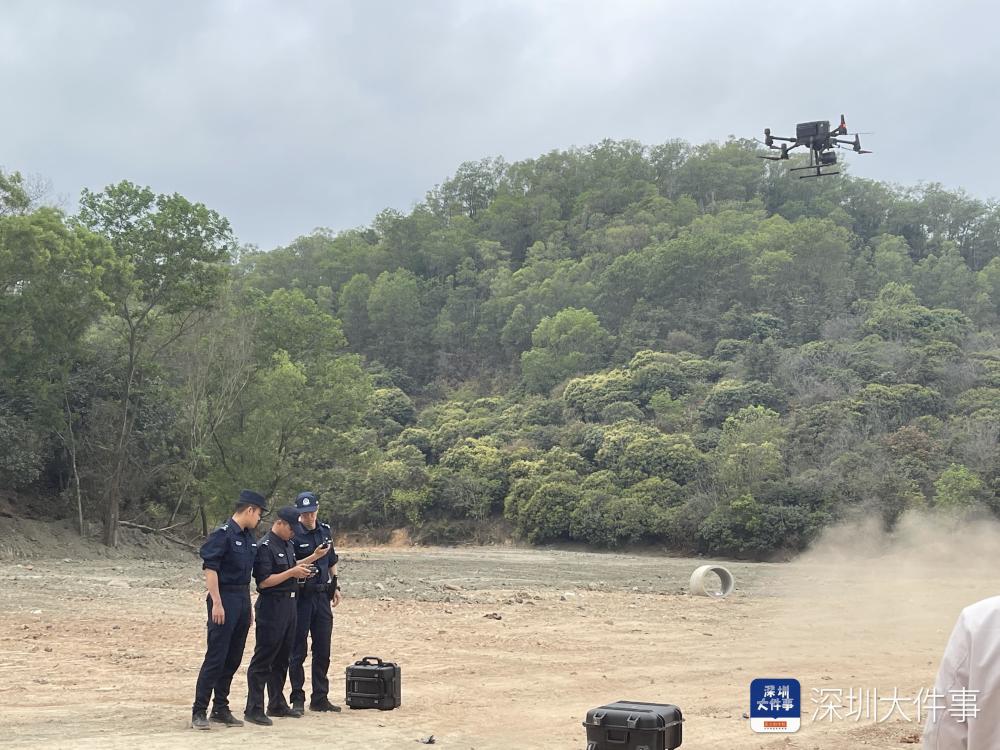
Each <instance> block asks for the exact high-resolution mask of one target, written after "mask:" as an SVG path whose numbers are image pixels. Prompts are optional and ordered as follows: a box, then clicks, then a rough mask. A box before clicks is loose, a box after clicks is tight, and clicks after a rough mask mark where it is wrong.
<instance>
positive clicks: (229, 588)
mask: <svg viewBox="0 0 1000 750" xmlns="http://www.w3.org/2000/svg"><path fill="white" fill-rule="evenodd" d="M249 587H250V584H249V583H244V584H242V585H240V584H236V585H233V586H230V585H221V584H220V585H219V591H246V592H247V593H248V594H249V593H250V588H249Z"/></svg>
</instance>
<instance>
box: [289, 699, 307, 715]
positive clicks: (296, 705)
mask: <svg viewBox="0 0 1000 750" xmlns="http://www.w3.org/2000/svg"><path fill="white" fill-rule="evenodd" d="M292 710H293V711H298V712H299V715H300V716H301V715H302V714H304V713H305V712H306V702H305V701H292Z"/></svg>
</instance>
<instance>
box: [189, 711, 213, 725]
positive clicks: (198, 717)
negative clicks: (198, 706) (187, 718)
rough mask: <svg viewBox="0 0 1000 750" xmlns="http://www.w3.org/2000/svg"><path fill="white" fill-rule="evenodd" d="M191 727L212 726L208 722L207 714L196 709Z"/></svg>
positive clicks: (192, 716) (192, 715)
mask: <svg viewBox="0 0 1000 750" xmlns="http://www.w3.org/2000/svg"><path fill="white" fill-rule="evenodd" d="M191 728H192V729H211V728H212V726H211V725H210V724H209V723H208V717H207V716H205V712H204V711H195V712H194V713H192V714H191Z"/></svg>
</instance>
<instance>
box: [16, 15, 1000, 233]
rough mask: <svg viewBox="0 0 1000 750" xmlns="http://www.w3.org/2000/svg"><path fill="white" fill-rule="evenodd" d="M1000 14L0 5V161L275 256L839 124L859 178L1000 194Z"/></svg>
mask: <svg viewBox="0 0 1000 750" xmlns="http://www.w3.org/2000/svg"><path fill="white" fill-rule="evenodd" d="M998 20H1000V6H997V5H996V4H995V3H990V2H986V1H985V0H984V1H972V0H950V1H949V2H930V1H928V0H845V2H839V3H833V2H831V3H804V2H803V3H795V2H783V3H773V2H742V1H731V0H717V1H712V0H689V1H685V2H681V1H679V0H659V2H652V1H650V2H644V1H642V0H616V1H614V2H612V1H611V0H606V1H605V2H597V1H596V0H393V1H390V0H364V1H361V0H359V1H357V2H338V1H335V0H270V1H265V0H173V1H172V2H166V0H163V1H160V2H153V1H152V0H144V1H143V2H136V1H134V0H88V1H87V2H84V1H82V0H23V1H22V0H0V101H2V103H3V107H2V110H0V165H2V166H3V167H4V168H6V169H8V170H13V169H17V170H20V171H22V172H25V173H28V174H31V175H36V176H40V177H43V178H46V179H48V180H49V181H50V183H51V185H52V189H53V193H54V194H55V195H56V196H58V197H62V199H63V202H64V205H65V206H66V207H67V208H68V209H71V210H72V209H73V208H74V205H75V199H76V196H77V195H78V194H79V191H80V189H81V188H83V187H89V188H91V189H100V188H101V187H103V186H105V185H107V184H109V183H112V182H116V181H118V180H122V179H129V180H132V181H134V182H138V183H141V184H147V185H150V186H151V187H153V188H154V189H155V190H156V191H158V192H174V191H177V192H180V193H182V194H184V195H185V196H187V197H188V198H191V199H193V200H198V201H202V202H204V203H206V204H208V205H209V206H210V207H212V208H215V209H216V210H218V211H220V212H221V213H223V214H224V215H226V216H228V217H229V218H230V220H231V221H232V223H233V226H234V229H235V231H236V233H237V235H238V236H239V238H240V239H241V240H242V241H244V242H250V243H255V244H258V245H260V246H261V247H262V248H271V247H275V246H277V245H281V244H285V243H287V242H288V241H290V240H291V239H293V238H294V237H296V236H297V235H300V234H304V233H307V232H309V231H311V230H312V229H313V228H315V227H320V226H322V227H329V228H332V229H334V230H339V229H344V228H349V227H353V226H360V225H365V224H368V223H369V222H370V221H371V219H372V217H373V216H374V215H375V213H376V212H378V211H379V210H381V209H382V208H385V207H387V206H389V207H394V208H399V209H401V210H408V209H409V208H410V207H411V206H412V205H413V203H414V202H415V201H418V200H420V199H421V198H422V197H423V195H424V193H425V192H426V190H427V189H429V188H430V187H432V186H433V185H435V184H437V183H440V182H441V181H443V180H444V179H446V178H447V177H448V176H449V175H450V174H451V173H452V172H453V171H454V169H455V167H456V166H457V165H458V164H460V163H461V162H462V161H465V160H470V159H479V158H482V157H484V156H495V155H501V156H503V157H505V158H506V159H507V160H509V161H514V160H517V159H523V158H529V157H533V156H537V155H539V154H541V153H544V152H546V151H549V150H551V149H556V148H567V147H570V146H574V145H575V146H585V145H587V144H590V143H595V142H597V141H599V140H601V139H603V138H635V139H638V140H640V141H643V142H645V143H660V142H663V141H666V140H669V139H672V138H683V139H686V140H689V141H691V142H693V143H701V142H704V141H709V140H721V139H724V138H726V136H728V135H730V134H733V135H737V136H747V137H753V136H759V135H760V132H761V130H762V128H763V127H764V126H766V125H769V126H770V127H771V128H773V129H774V131H775V133H779V132H790V131H791V130H792V128H793V126H794V123H795V122H796V121H799V120H812V119H831V120H832V119H835V118H836V117H837V115H838V114H839V113H841V112H844V113H846V114H847V116H848V125H849V126H850V127H851V129H852V130H853V129H857V130H861V131H874V133H875V135H873V136H869V137H867V138H866V139H865V145H866V146H867V147H870V148H873V149H874V150H876V152H877V153H876V154H873V155H872V156H866V157H855V156H853V155H850V156H848V159H849V160H850V161H851V169H852V172H853V173H854V174H857V175H862V176H866V177H873V178H877V179H884V180H890V181H893V182H898V183H902V184H913V183H916V182H918V181H925V182H941V183H944V184H945V185H946V186H947V187H951V188H959V187H960V188H963V189H965V190H967V191H968V192H970V193H972V194H973V195H976V196H978V197H981V198H984V199H985V198H990V197H994V196H997V197H1000V188H998V187H997V182H996V181H997V177H996V174H997V172H998V169H1000V157H998V155H997V150H996V149H995V148H994V143H995V141H996V135H995V130H996V126H995V123H996V122H997V121H998V117H997V114H998V105H997V101H998V99H997V88H998V84H1000V75H998V74H1000V55H998V54H997V43H996V38H997V22H998Z"/></svg>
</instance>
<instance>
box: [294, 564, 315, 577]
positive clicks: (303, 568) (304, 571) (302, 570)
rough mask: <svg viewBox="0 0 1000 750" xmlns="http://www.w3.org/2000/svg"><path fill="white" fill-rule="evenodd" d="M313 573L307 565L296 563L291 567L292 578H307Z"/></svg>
mask: <svg viewBox="0 0 1000 750" xmlns="http://www.w3.org/2000/svg"><path fill="white" fill-rule="evenodd" d="M312 574H313V572H312V570H310V569H309V566H308V565H296V566H295V567H294V568H292V578H308V577H309V576H311V575H312Z"/></svg>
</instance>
